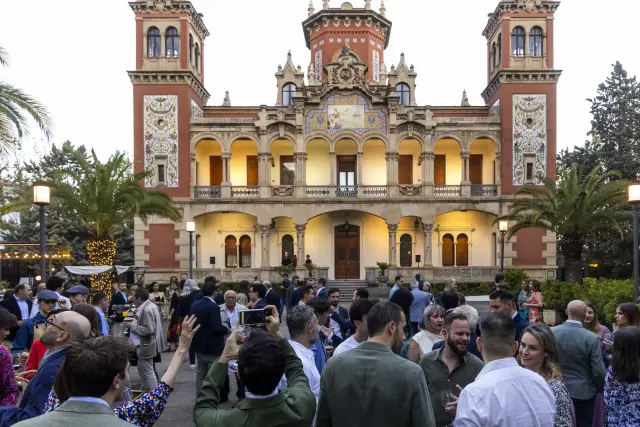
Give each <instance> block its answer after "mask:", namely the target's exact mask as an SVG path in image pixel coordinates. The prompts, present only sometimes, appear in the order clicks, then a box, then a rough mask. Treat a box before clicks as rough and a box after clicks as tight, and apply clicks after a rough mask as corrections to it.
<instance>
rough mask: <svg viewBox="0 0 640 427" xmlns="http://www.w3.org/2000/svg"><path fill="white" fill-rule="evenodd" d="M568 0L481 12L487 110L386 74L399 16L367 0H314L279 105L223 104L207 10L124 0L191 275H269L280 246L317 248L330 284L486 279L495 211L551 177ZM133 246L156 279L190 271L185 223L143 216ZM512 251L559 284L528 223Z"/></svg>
mask: <svg viewBox="0 0 640 427" xmlns="http://www.w3.org/2000/svg"><path fill="white" fill-rule="evenodd" d="M359 2H360V1H359ZM559 3H560V2H558V1H549V0H507V1H501V2H499V4H498V6H497V8H496V9H495V11H494V12H493V13H492V14H490V15H489V19H488V22H487V25H486V27H485V29H484V32H483V36H484V37H485V38H486V40H487V74H488V77H487V88H486V89H485V91H484V92H483V94H482V95H483V97H484V100H485V104H486V105H483V106H470V105H469V102H468V100H467V98H466V94H464V95H463V99H462V102H461V105H458V106H430V105H425V104H419V103H418V101H417V99H416V96H415V82H416V78H417V73H416V71H415V70H414V67H413V66H412V65H408V63H407V62H405V57H404V54H403V55H402V56H401V57H400V58H396V59H398V62H397V63H396V64H395V65H389V66H388V65H387V64H391V63H392V60H391V59H390V58H385V49H386V47H387V46H388V44H389V41H390V36H391V26H392V24H391V21H390V20H389V19H388V17H387V16H386V10H385V8H384V2H383V3H382V5H381V8H380V9H379V10H377V11H376V10H373V9H372V6H371V1H370V0H365V1H364V6H363V7H355V6H353V5H352V4H351V3H344V4H342V5H341V6H340V7H332V5H330V4H329V1H328V0H324V1H323V6H322V9H319V10H315V9H314V5H313V1H312V2H311V3H310V4H309V10H308V17H307V19H306V20H305V21H304V22H303V23H302V27H303V36H304V37H305V40H306V44H307V47H308V48H309V50H310V61H309V63H308V64H309V65H308V67H307V70H306V73H305V72H304V71H303V70H302V68H301V67H300V66H295V65H294V63H293V61H292V59H291V54H289V55H288V58H287V62H286V63H285V65H284V67H278V69H277V72H276V74H275V77H276V81H277V85H278V89H277V100H276V103H275V105H271V106H268V105H260V106H234V105H232V103H231V100H230V99H229V94H227V96H226V97H225V100H224V103H223V105H222V106H209V105H207V101H208V99H209V93H208V92H207V90H206V89H205V86H204V70H203V65H204V60H203V58H204V52H205V49H204V41H205V38H206V37H207V36H208V35H209V33H208V31H207V28H206V26H205V24H204V22H203V21H202V17H201V15H199V14H198V13H197V11H196V10H195V9H194V6H193V5H192V4H191V2H189V1H184V0H138V1H133V2H130V5H131V8H132V9H133V11H134V12H135V16H136V25H137V60H136V70H135V71H130V72H129V76H130V77H131V81H132V83H133V92H134V114H135V120H134V135H135V139H134V141H135V142H134V143H135V146H134V156H135V167H136V170H137V171H141V170H143V169H147V170H149V171H151V172H152V173H151V176H150V177H149V178H148V179H147V180H146V182H145V185H146V186H147V187H153V188H157V189H162V190H163V191H166V192H167V193H168V194H170V195H171V196H172V197H173V198H174V200H175V203H176V204H177V205H178V206H179V207H180V208H181V209H182V211H183V216H184V221H185V222H186V221H195V223H196V231H195V236H194V237H195V238H194V248H193V249H194V253H195V259H194V265H193V267H194V269H195V270H194V271H195V276H196V278H202V277H204V276H206V275H209V274H214V275H216V276H217V277H219V278H221V279H222V280H223V281H237V280H242V279H253V277H254V276H259V277H261V278H263V279H266V278H269V277H272V276H274V275H275V273H274V272H273V271H272V268H273V267H274V266H278V265H280V263H281V260H282V258H283V256H284V253H285V252H286V253H288V254H289V256H293V255H297V258H298V260H299V265H300V267H302V266H303V263H304V260H305V255H310V256H311V258H312V260H313V262H314V263H315V264H316V265H317V266H318V273H317V274H318V275H320V276H324V277H327V278H328V279H330V280H345V279H358V280H375V275H376V270H377V267H376V262H378V261H384V262H388V263H389V264H390V265H391V266H392V267H391V271H390V274H391V275H394V274H396V273H397V272H400V273H401V274H405V275H408V274H414V273H416V272H421V273H422V274H423V277H424V278H426V279H429V280H434V281H436V282H437V281H439V280H442V279H443V278H444V277H447V276H453V277H456V278H458V279H459V280H462V281H465V280H466V281H485V280H491V278H492V276H493V274H494V273H495V272H496V270H497V266H498V265H499V260H500V257H501V254H500V244H499V243H500V233H499V232H498V230H497V226H496V225H494V224H493V222H494V220H495V218H496V217H497V216H498V215H500V214H503V213H505V212H506V211H507V210H508V204H509V202H510V200H512V197H513V194H514V192H515V191H516V190H517V189H518V188H520V187H522V186H524V185H540V182H539V180H538V177H539V176H540V175H544V176H548V177H554V176H555V156H556V84H557V82H558V79H559V77H560V71H558V70H555V69H554V56H553V25H554V13H555V11H556V9H557V8H558V6H559ZM214 51H215V46H214ZM135 245H136V246H135V247H136V252H135V255H136V262H138V263H146V264H147V265H149V267H150V270H149V274H150V275H151V277H152V278H158V279H165V280H166V279H167V278H168V276H169V275H173V274H176V275H181V276H182V277H185V276H186V273H187V271H188V267H189V239H188V233H187V231H186V226H185V223H176V224H174V223H173V222H170V221H166V220H161V219H157V220H154V221H151V222H150V223H149V224H146V225H145V224H142V223H140V222H136V228H135ZM504 257H505V265H506V266H517V267H520V268H523V269H525V270H527V271H528V272H529V274H530V275H531V276H533V277H537V278H540V279H543V280H544V279H546V278H550V277H555V269H556V243H555V236H554V235H552V234H549V233H546V232H543V231H540V230H534V229H531V230H524V231H521V232H519V233H518V234H517V235H516V236H515V237H513V238H512V239H511V240H510V241H508V242H506V245H505V252H504ZM272 279H274V280H277V276H275V277H272Z"/></svg>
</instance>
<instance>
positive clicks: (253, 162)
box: [209, 156, 258, 186]
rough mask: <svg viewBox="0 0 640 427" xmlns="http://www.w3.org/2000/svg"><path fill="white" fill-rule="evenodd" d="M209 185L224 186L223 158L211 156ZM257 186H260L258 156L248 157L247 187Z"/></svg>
mask: <svg viewBox="0 0 640 427" xmlns="http://www.w3.org/2000/svg"><path fill="white" fill-rule="evenodd" d="M228 179H229V180H231V178H230V177H229V178H228ZM209 185H211V186H220V185H222V156H209ZM255 185H258V156H247V186H255Z"/></svg>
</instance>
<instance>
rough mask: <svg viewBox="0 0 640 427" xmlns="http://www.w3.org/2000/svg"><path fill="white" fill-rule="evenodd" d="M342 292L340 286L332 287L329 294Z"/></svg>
mask: <svg viewBox="0 0 640 427" xmlns="http://www.w3.org/2000/svg"><path fill="white" fill-rule="evenodd" d="M336 292H337V293H340V289H338V288H330V289H329V293H328V294H327V295H329V296H331V294H335V293H336Z"/></svg>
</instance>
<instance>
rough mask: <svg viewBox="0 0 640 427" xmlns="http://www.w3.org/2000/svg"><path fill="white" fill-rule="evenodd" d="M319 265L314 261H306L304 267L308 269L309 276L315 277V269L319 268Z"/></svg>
mask: <svg viewBox="0 0 640 427" xmlns="http://www.w3.org/2000/svg"><path fill="white" fill-rule="evenodd" d="M317 267H318V266H317V265H315V264H313V263H304V268H306V269H307V273H308V274H309V276H308V277H313V271H314V270H315V269H316V268H317Z"/></svg>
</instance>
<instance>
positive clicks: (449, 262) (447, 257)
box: [442, 234, 455, 267]
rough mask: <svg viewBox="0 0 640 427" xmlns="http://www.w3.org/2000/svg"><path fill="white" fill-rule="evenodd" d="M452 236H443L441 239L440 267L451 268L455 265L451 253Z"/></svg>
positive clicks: (453, 255) (453, 256) (452, 253)
mask: <svg viewBox="0 0 640 427" xmlns="http://www.w3.org/2000/svg"><path fill="white" fill-rule="evenodd" d="M453 250H454V249H453V236H452V235H451V234H445V235H444V236H443V237H442V266H443V267H451V266H453V265H454V263H455V254H454V252H453Z"/></svg>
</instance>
